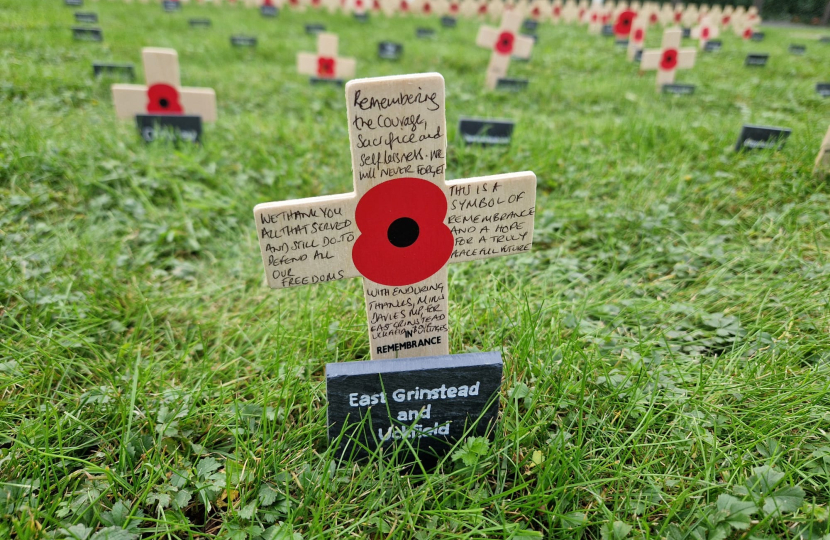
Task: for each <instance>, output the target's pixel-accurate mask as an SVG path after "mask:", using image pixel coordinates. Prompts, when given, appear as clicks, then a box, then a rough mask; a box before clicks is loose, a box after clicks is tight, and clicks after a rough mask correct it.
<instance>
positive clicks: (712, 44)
mask: <svg viewBox="0 0 830 540" xmlns="http://www.w3.org/2000/svg"><path fill="white" fill-rule="evenodd" d="M721 49H723V42H722V41H721V40H719V39H713V40H711V41H707V42H706V45H704V46H703V50H704V51H705V52H718V51H720V50H721Z"/></svg>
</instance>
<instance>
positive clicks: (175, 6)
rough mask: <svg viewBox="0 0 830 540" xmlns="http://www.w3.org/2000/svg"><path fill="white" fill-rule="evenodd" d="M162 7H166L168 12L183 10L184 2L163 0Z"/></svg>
mask: <svg viewBox="0 0 830 540" xmlns="http://www.w3.org/2000/svg"><path fill="white" fill-rule="evenodd" d="M161 7H162V8H164V11H166V12H167V13H173V12H176V11H181V9H182V4H181V2H179V0H163V1H162V3H161Z"/></svg>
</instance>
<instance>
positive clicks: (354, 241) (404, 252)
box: [254, 73, 536, 360]
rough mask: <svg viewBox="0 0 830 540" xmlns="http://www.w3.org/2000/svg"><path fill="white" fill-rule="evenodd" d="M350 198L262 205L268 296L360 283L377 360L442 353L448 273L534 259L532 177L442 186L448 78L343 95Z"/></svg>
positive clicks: (259, 216) (359, 84)
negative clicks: (479, 262)
mask: <svg viewBox="0 0 830 540" xmlns="http://www.w3.org/2000/svg"><path fill="white" fill-rule="evenodd" d="M346 101H347V108H348V118H349V141H350V144H351V155H352V167H353V181H354V192H353V193H346V194H343V195H330V196H325V197H315V198H309V199H300V200H294V201H284V202H271V203H265V204H259V205H257V206H256V207H255V208H254V218H255V221H256V227H257V231H258V236H259V244H260V249H261V253H262V262H263V264H264V265H265V275H266V278H267V282H268V285H269V286H270V287H272V288H275V289H280V288H284V287H296V286H300V285H311V284H314V283H324V282H327V281H333V280H337V279H346V278H352V277H360V276H362V277H363V292H364V297H365V299H366V313H367V316H368V323H369V343H370V351H371V352H370V354H371V358H372V359H373V360H380V359H389V358H407V357H420V356H430V355H446V354H449V342H448V331H449V314H448V312H447V311H448V310H447V297H448V291H447V265H448V264H449V263H455V262H464V261H472V260H476V259H484V258H490V257H496V256H500V255H511V254H514V253H523V252H527V251H529V250H530V247H531V241H532V237H533V217H534V213H535V205H536V175H535V174H533V173H532V172H519V173H509V174H501V175H495V176H483V177H478V178H469V179H465V180H453V181H450V182H445V180H444V175H445V168H446V148H447V136H446V120H445V111H444V78H443V77H442V76H441V75H440V74H438V73H428V74H419V75H403V76H396V77H380V78H374V79H357V80H353V81H350V82H349V83H347V84H346Z"/></svg>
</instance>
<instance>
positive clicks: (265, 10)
mask: <svg viewBox="0 0 830 540" xmlns="http://www.w3.org/2000/svg"><path fill="white" fill-rule="evenodd" d="M259 14H260V15H262V16H263V17H269V18H271V17H276V16H277V15H279V14H280V10H279V9H277V6H261V7H260V8H259Z"/></svg>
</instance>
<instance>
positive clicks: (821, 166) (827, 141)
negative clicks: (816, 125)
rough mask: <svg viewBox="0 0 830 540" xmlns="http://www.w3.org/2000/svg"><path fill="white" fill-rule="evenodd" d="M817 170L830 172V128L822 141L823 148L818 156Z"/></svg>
mask: <svg viewBox="0 0 830 540" xmlns="http://www.w3.org/2000/svg"><path fill="white" fill-rule="evenodd" d="M815 170H816V171H817V172H824V173H827V172H830V128H828V129H827V133H826V134H825V135H824V139H823V140H822V141H821V147H820V148H819V151H818V155H817V156H816V167H815Z"/></svg>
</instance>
